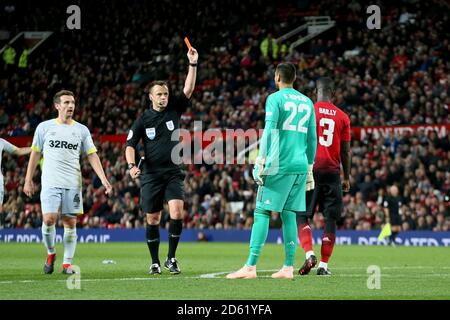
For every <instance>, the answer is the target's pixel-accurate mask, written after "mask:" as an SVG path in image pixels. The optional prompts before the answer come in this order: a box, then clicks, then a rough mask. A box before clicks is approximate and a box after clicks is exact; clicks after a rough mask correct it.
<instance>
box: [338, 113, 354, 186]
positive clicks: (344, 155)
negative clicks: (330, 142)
mask: <svg viewBox="0 0 450 320" xmlns="http://www.w3.org/2000/svg"><path fill="white" fill-rule="evenodd" d="M350 140H351V134H350V119H349V118H348V117H347V115H345V116H344V126H343V127H342V131H341V154H340V156H341V163H342V169H343V171H344V181H342V191H344V192H349V191H350V167H351V164H352V160H351V151H350Z"/></svg>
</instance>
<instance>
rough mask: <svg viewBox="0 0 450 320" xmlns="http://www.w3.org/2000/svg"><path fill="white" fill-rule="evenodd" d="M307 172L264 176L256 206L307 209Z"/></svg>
mask: <svg viewBox="0 0 450 320" xmlns="http://www.w3.org/2000/svg"><path fill="white" fill-rule="evenodd" d="M306 177H307V174H306V173H302V174H286V175H273V176H265V177H264V185H262V186H260V187H259V188H258V194H257V196H256V207H257V208H261V209H264V210H269V211H276V212H282V211H283V209H286V210H291V211H305V210H306V199H305V188H306Z"/></svg>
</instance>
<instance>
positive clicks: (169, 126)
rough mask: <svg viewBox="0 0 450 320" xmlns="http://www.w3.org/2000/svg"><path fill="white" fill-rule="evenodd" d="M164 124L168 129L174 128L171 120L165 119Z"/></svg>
mask: <svg viewBox="0 0 450 320" xmlns="http://www.w3.org/2000/svg"><path fill="white" fill-rule="evenodd" d="M166 126H167V129H169V130H170V131H173V129H175V126H174V124H173V121H172V120H170V121H167V122H166Z"/></svg>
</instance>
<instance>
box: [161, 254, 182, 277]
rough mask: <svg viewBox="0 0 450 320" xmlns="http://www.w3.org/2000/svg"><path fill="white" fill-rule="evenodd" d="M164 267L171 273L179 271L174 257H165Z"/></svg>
mask: <svg viewBox="0 0 450 320" xmlns="http://www.w3.org/2000/svg"><path fill="white" fill-rule="evenodd" d="M164 268H166V269H167V270H169V272H170V273H171V274H179V273H180V272H181V270H180V268H178V261H177V259H175V258H170V259H169V258H167V260H166V261H165V262H164Z"/></svg>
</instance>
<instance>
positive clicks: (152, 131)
mask: <svg viewBox="0 0 450 320" xmlns="http://www.w3.org/2000/svg"><path fill="white" fill-rule="evenodd" d="M145 134H146V135H147V137H148V138H149V139H150V140H153V139H155V136H156V130H155V128H145Z"/></svg>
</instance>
